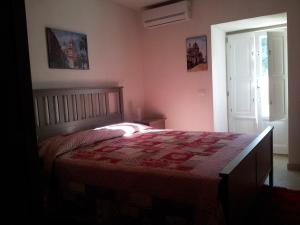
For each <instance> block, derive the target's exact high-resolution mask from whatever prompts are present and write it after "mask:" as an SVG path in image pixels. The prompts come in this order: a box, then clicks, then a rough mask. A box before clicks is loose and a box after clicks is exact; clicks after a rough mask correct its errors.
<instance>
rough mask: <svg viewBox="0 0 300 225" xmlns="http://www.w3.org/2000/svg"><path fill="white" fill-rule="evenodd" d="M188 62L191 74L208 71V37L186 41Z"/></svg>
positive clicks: (198, 37) (191, 38) (203, 36)
mask: <svg viewBox="0 0 300 225" xmlns="http://www.w3.org/2000/svg"><path fill="white" fill-rule="evenodd" d="M186 62H187V70H188V71H189V72H197V71H203V70H207V69H208V65H207V37H206V35H202V36H197V37H190V38H187V39H186Z"/></svg>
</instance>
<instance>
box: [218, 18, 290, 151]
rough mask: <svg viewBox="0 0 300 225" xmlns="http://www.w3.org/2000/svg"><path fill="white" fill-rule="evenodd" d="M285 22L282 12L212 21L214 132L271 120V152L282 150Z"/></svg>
mask: <svg viewBox="0 0 300 225" xmlns="http://www.w3.org/2000/svg"><path fill="white" fill-rule="evenodd" d="M286 22H287V17H286V13H282V14H276V15H271V16H264V17H257V18H252V19H246V20H240V21H234V22H229V23H224V24H217V25H213V26H212V61H213V62H212V64H213V65H212V67H213V68H212V70H213V71H212V72H213V100H214V103H213V104H214V128H215V131H231V132H242V133H259V132H260V131H262V130H263V129H264V128H265V127H266V126H268V125H272V126H274V153H277V154H288V113H287V110H288V106H287V103H288V101H287V100H288V99H287V96H288V95H287V88H288V82H287V78H288V76H287V71H288V70H287V27H286ZM224 64H225V66H224ZM220 65H221V66H220ZM224 96H225V97H224ZM218 109H222V110H223V112H222V113H219V111H221V110H218ZM224 109H225V110H226V112H227V113H226V115H224ZM224 120H226V121H227V123H224V122H223V123H217V121H224Z"/></svg>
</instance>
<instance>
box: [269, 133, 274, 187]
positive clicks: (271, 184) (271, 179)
mask: <svg viewBox="0 0 300 225" xmlns="http://www.w3.org/2000/svg"><path fill="white" fill-rule="evenodd" d="M270 142H271V143H270V148H271V170H270V173H269V186H270V187H273V178H274V177H273V175H274V174H273V172H274V170H273V130H272V131H271V139H270Z"/></svg>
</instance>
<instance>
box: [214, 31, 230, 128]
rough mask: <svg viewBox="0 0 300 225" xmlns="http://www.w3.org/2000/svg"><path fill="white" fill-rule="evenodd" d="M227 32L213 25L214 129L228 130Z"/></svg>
mask: <svg viewBox="0 0 300 225" xmlns="http://www.w3.org/2000/svg"><path fill="white" fill-rule="evenodd" d="M225 38H226V33H225V31H223V30H221V29H219V28H217V27H216V26H212V27H211V56H212V92H213V113H214V118H213V124H214V131H220V132H227V131H228V118H227V87H226V86H227V85H226V84H227V80H226V79H227V78H226V77H227V76H226V44H225Z"/></svg>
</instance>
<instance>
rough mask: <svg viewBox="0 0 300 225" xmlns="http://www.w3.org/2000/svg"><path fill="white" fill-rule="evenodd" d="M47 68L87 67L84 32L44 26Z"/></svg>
mask: <svg viewBox="0 0 300 225" xmlns="http://www.w3.org/2000/svg"><path fill="white" fill-rule="evenodd" d="M46 37H47V50H48V64H49V68H57V69H80V70H87V69H89V60H88V48H87V37H86V35H85V34H81V33H75V32H70V31H64V30H59V29H53V28H48V27H46Z"/></svg>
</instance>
